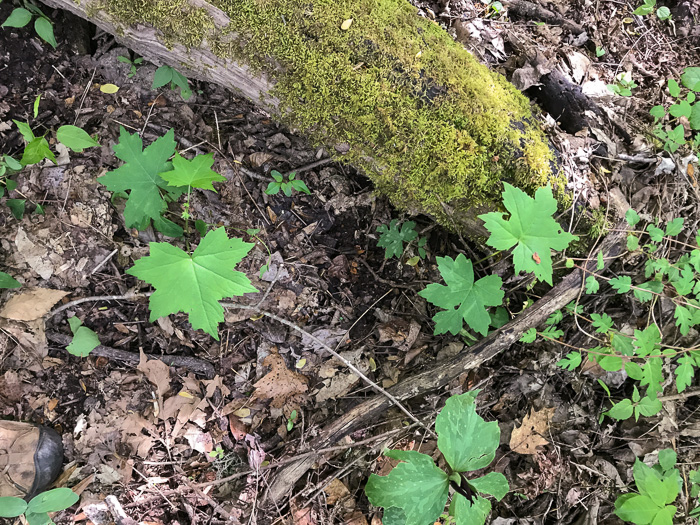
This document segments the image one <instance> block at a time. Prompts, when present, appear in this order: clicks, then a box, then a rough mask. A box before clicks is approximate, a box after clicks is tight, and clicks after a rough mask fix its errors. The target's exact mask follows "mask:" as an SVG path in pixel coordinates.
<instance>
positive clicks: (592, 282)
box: [586, 275, 600, 294]
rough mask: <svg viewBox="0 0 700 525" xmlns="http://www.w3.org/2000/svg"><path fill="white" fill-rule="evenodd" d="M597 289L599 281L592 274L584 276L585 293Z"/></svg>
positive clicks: (592, 292)
mask: <svg viewBox="0 0 700 525" xmlns="http://www.w3.org/2000/svg"><path fill="white" fill-rule="evenodd" d="M599 289H600V283H599V282H598V280H597V279H596V278H595V277H594V276H593V275H589V276H588V277H586V293H587V294H594V293H596V292H597V291H598V290H599Z"/></svg>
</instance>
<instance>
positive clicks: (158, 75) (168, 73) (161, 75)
mask: <svg viewBox="0 0 700 525" xmlns="http://www.w3.org/2000/svg"><path fill="white" fill-rule="evenodd" d="M172 80H173V68H171V67H170V66H160V67H159V68H158V69H156V72H155V74H154V75H153V84H152V85H151V89H157V88H159V87H163V86H164V85H166V84H168V83H170V82H171V81H172Z"/></svg>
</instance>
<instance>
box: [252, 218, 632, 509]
mask: <svg viewBox="0 0 700 525" xmlns="http://www.w3.org/2000/svg"><path fill="white" fill-rule="evenodd" d="M625 224H626V223H624V221H622V222H620V223H619V224H618V225H617V226H616V227H615V228H614V230H613V232H614V233H612V234H610V235H609V236H608V237H607V238H606V239H605V241H604V242H603V243H602V245H601V247H600V248H599V250H597V252H598V251H599V252H602V253H603V255H604V256H605V261H611V260H613V259H614V257H615V256H617V255H618V254H619V253H620V252H621V250H622V248H623V246H624V242H623V241H624V240H625V238H626V233H625ZM597 252H596V253H594V254H592V255H591V256H590V259H589V262H588V263H587V265H586V266H585V267H586V268H587V271H589V272H594V271H596V255H597ZM607 264H609V263H608V262H606V265H607ZM583 273H584V272H582V271H581V270H576V271H573V272H571V273H570V274H569V275H568V276H567V277H566V278H564V279H563V280H562V281H561V282H560V283H559V284H557V285H556V286H555V287H554V288H552V289H551V290H550V291H549V292H548V293H547V294H545V295H544V297H542V298H541V299H540V300H538V301H537V302H536V303H535V304H534V305H532V306H531V307H530V308H528V310H527V311H526V312H525V313H523V314H521V315H520V316H518V317H516V318H515V319H513V320H512V321H511V322H509V323H508V324H506V325H504V326H503V327H501V328H500V329H498V330H496V331H494V332H493V333H491V334H490V335H489V336H488V337H486V338H484V339H482V340H481V341H479V342H478V343H476V344H474V345H472V346H470V347H469V348H466V349H465V350H464V351H463V352H461V353H459V354H458V355H456V356H455V357H453V358H452V359H450V360H448V361H446V362H444V363H439V364H437V365H436V366H434V367H432V368H430V369H429V370H426V371H425V372H423V373H421V374H419V375H416V376H413V377H410V378H408V379H405V380H404V381H402V382H400V383H398V384H397V385H395V386H393V387H392V388H390V389H389V390H388V391H389V393H390V394H392V395H393V396H394V397H395V398H397V399H398V400H399V401H405V400H407V399H410V398H413V397H416V396H420V395H423V394H426V393H428V392H431V391H434V390H438V389H440V388H442V387H443V386H445V385H447V384H448V383H449V382H450V381H452V380H453V379H455V378H457V377H459V375H460V374H462V373H464V372H465V371H466V370H472V369H474V368H477V367H479V366H481V365H482V364H484V363H486V362H487V361H489V360H491V359H493V358H494V357H495V356H496V355H498V354H499V353H500V352H502V351H504V350H507V349H508V348H510V346H511V345H512V344H513V343H515V342H516V341H517V340H518V339H520V337H521V336H522V334H523V333H524V332H526V331H527V330H529V329H530V328H532V327H534V326H538V325H540V324H542V323H543V322H544V321H545V320H546V319H547V318H548V317H549V316H550V315H551V314H552V313H553V312H555V311H556V310H559V309H561V308H563V307H564V306H566V305H567V304H568V303H570V302H571V301H573V300H574V299H576V297H577V296H578V295H579V293H580V291H581V285H582V282H583V279H584V278H585V275H583ZM389 408H391V403H390V402H389V400H388V399H387V398H386V397H385V396H381V395H376V396H374V397H372V398H370V399H368V400H367V401H364V402H362V403H360V404H359V405H357V406H356V407H354V408H353V409H351V410H349V411H347V412H346V413H345V414H344V415H343V416H342V417H340V418H338V419H336V420H335V421H333V422H332V423H331V424H330V425H328V426H326V427H325V428H324V429H323V430H322V431H321V433H320V435H319V436H318V437H317V438H316V439H315V440H314V441H313V442H312V443H311V444H310V445H309V448H311V449H320V448H325V447H329V446H331V445H333V444H334V443H336V442H338V441H339V440H340V439H342V438H343V437H345V436H347V435H349V434H351V433H352V432H354V431H355V430H357V429H359V428H361V427H362V426H363V425H365V424H366V423H367V422H368V421H371V420H372V419H374V418H376V417H379V416H380V415H381V414H382V413H383V412H385V411H386V410H388V409H389ZM315 461H316V458H314V457H305V458H302V459H300V460H299V461H298V462H296V463H292V464H290V465H287V466H285V467H283V468H282V469H281V470H279V471H278V472H277V475H276V476H275V478H274V479H273V480H272V483H271V484H270V487H269V489H268V491H267V494H266V497H265V501H266V503H267V504H271V503H272V502H279V501H284V499H283V498H284V497H285V496H286V495H287V493H288V492H290V491H291V489H292V488H293V487H294V484H295V483H296V482H297V480H299V478H301V476H303V475H304V474H305V473H306V471H307V470H308V469H309V468H311V466H312V465H313V464H314V462H315Z"/></svg>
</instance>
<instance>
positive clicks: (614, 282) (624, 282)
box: [608, 275, 632, 293]
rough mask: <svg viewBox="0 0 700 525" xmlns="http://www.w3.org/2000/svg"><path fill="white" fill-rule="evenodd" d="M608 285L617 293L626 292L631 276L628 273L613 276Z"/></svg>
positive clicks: (630, 285)
mask: <svg viewBox="0 0 700 525" xmlns="http://www.w3.org/2000/svg"><path fill="white" fill-rule="evenodd" d="M608 282H609V283H610V286H612V287H613V290H615V291H616V292H617V293H627V292H629V291H630V288H631V287H632V278H631V277H630V276H629V275H622V276H621V277H613V278H612V279H610V281H608Z"/></svg>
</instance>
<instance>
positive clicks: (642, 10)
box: [633, 0, 671, 21]
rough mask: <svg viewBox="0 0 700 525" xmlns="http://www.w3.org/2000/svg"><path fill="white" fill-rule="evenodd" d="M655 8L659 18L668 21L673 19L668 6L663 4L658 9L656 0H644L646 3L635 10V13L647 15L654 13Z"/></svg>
mask: <svg viewBox="0 0 700 525" xmlns="http://www.w3.org/2000/svg"><path fill="white" fill-rule="evenodd" d="M654 10H656V16H657V17H658V19H659V20H661V21H666V20H670V19H671V11H670V9H669V8H668V7H666V6H661V7H659V8H658V9H656V0H644V3H643V4H642V5H640V6H639V7H638V8H637V9H635V10H634V11H633V14H635V15H638V16H646V15H650V14H651V13H653V12H654Z"/></svg>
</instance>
